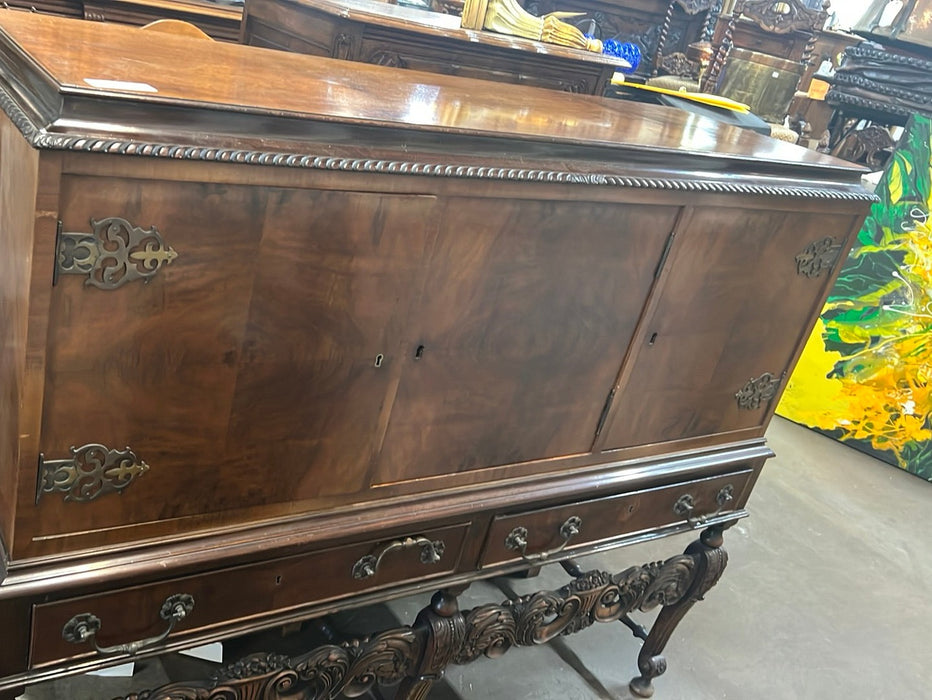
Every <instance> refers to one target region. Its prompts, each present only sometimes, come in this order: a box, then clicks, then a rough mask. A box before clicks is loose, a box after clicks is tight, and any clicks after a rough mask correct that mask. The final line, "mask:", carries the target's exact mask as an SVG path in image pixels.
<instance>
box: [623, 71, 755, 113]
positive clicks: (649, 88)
mask: <svg viewBox="0 0 932 700" xmlns="http://www.w3.org/2000/svg"><path fill="white" fill-rule="evenodd" d="M615 76H618V73H616V74H615ZM612 85H623V86H624V87H629V88H635V89H637V90H644V91H645V92H659V93H660V94H661V95H672V96H673V97H681V98H683V99H684V100H692V101H693V102H698V103H700V104H704V105H710V106H712V107H721V108H722V109H730V110H732V111H733V112H741V113H742V114H748V113H749V112H750V111H751V108H750V107H749V106H748V105H746V104H744V103H743V102H736V101H735V100H729V99H728V98H727V97H722V96H721V95H710V94H708V93H705V92H687V91H686V90H670V89H669V88H662V87H654V86H653V85H641V84H639V83H627V82H625V80H624V76H623V75H622V76H621V79H620V80H619V79H618V77H613V78H612Z"/></svg>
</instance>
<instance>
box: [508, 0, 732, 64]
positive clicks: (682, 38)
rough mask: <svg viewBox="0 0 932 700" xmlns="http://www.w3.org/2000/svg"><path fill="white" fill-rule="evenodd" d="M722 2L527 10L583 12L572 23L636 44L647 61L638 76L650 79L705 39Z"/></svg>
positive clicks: (595, 1)
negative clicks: (657, 68)
mask: <svg viewBox="0 0 932 700" xmlns="http://www.w3.org/2000/svg"><path fill="white" fill-rule="evenodd" d="M720 6H721V3H720V0H625V1H621V0H527V1H526V2H525V7H526V8H527V9H528V10H529V11H531V12H533V13H534V14H537V15H544V14H547V13H548V12H556V11H570V12H581V13H583V14H582V16H580V17H577V18H573V19H569V20H567V21H569V22H573V23H574V24H575V25H576V26H577V27H579V28H580V29H582V30H583V31H585V32H588V33H591V34H592V35H594V36H595V37H596V38H597V39H602V40H603V41H604V40H605V39H616V40H618V41H623V42H631V43H633V44H636V45H637V46H638V47H639V48H640V50H641V55H642V56H644V60H643V61H642V62H641V65H640V67H639V68H638V73H640V74H644V75H645V76H650V75H652V74H653V72H654V66H655V65H656V64H657V61H658V60H659V61H661V62H662V60H663V59H662V57H663V56H668V57H669V56H672V55H673V54H683V55H685V54H686V52H687V50H688V47H689V44H690V43H692V42H695V41H696V40H697V39H698V38H699V37H701V36H702V34H703V31H704V30H705V28H706V26H707V23H708V19H709V14H708V13H709V11H710V9H712V10H713V12H714V11H715V9H714V8H718V7H720Z"/></svg>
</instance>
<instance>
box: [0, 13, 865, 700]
mask: <svg viewBox="0 0 932 700" xmlns="http://www.w3.org/2000/svg"><path fill="white" fill-rule="evenodd" d="M140 55H144V56H145V57H146V60H145V61H141V60H139V56H140ZM0 65H2V71H0V106H2V108H3V112H4V116H2V117H0V185H2V188H3V193H4V197H3V207H2V208H0V243H2V248H3V250H4V255H3V256H0V321H2V323H3V327H4V334H5V335H4V339H5V342H4V344H3V345H2V346H0V386H2V392H0V508H2V510H0V539H2V545H3V547H2V557H0V561H2V563H3V574H4V575H3V576H2V582H0V615H2V616H3V619H4V621H5V622H4V624H5V630H6V631H5V633H4V635H5V636H4V644H3V645H2V646H0V694H4V693H5V694H6V696H7V697H9V696H11V695H12V694H14V693H15V692H16V691H17V690H18V689H19V688H21V687H22V686H24V685H27V684H30V683H33V682H36V681H39V680H42V679H48V678H54V677H57V676H61V675H65V674H69V673H77V672H80V671H84V670H89V669H92V668H99V667H101V666H103V665H107V664H112V663H117V662H119V661H121V660H125V659H127V658H139V657H144V656H146V655H152V654H158V653H162V652H165V651H171V650H176V649H180V648H184V647H190V646H193V645H196V644H199V643H202V642H206V641H211V640H219V639H226V638H229V637H231V636H234V635H238V634H240V633H243V632H249V631H256V630H260V629H265V628H270V627H274V626H277V625H280V624H283V623H286V622H294V621H298V620H305V619H308V618H310V617H313V616H316V615H319V614H321V613H322V612H326V611H332V610H337V609H342V608H348V607H353V606H358V605H361V604H363V603H367V602H374V601H379V600H386V599H388V598H391V597H397V596H401V595H407V594H410V593H414V592H425V591H429V590H434V589H437V590H442V591H443V592H442V593H438V594H437V597H435V600H434V603H433V604H432V606H431V607H430V608H429V609H428V610H427V611H425V613H424V615H423V616H421V618H419V621H418V623H417V624H416V625H414V626H412V627H405V628H402V629H400V630H396V631H393V632H391V633H386V634H387V636H377V637H373V638H370V640H369V641H363V642H361V643H360V644H359V645H355V646H354V645H349V646H347V647H339V648H337V647H334V648H328V649H327V650H325V653H323V652H322V653H320V654H317V655H316V656H312V657H307V658H302V659H300V660H299V659H291V660H288V659H286V660H282V658H280V657H277V656H268V657H263V661H262V662H261V663H259V662H256V663H254V664H247V665H246V666H245V667H238V668H240V670H239V671H236V673H239V674H240V676H239V677H237V678H235V679H234V678H233V677H232V676H229V677H228V676H223V674H221V675H222V676H223V677H224V678H227V679H228V680H230V683H233V684H234V685H235V686H236V688H238V690H237V691H236V693H238V694H234V695H231V697H242V698H246V697H257V696H259V695H258V693H259V690H258V688H259V686H261V685H262V684H263V683H266V682H271V681H269V680H268V679H269V678H271V677H272V675H269V674H273V671H274V670H275V669H276V668H277V669H279V670H281V669H283V668H284V669H291V670H290V671H289V673H290V672H291V671H294V669H296V668H300V669H304V670H303V671H301V674H304V675H301V674H298V675H299V676H300V677H298V676H296V678H297V680H296V681H295V682H296V683H298V682H300V683H304V684H305V685H304V686H302V687H304V690H302V691H301V692H304V693H305V695H303V696H301V697H317V695H316V694H315V693H317V691H316V690H313V687H312V686H313V684H312V683H311V680H309V679H311V678H312V677H315V678H316V677H318V676H315V675H314V673H316V671H315V672H314V673H311V671H308V670H307V669H308V668H310V667H311V666H313V668H315V669H317V668H318V667H320V665H323V666H327V664H337V665H339V664H340V663H343V655H347V656H346V659H345V661H346V663H347V664H350V663H351V664H352V665H353V666H352V667H353V668H354V669H358V670H359V674H360V675H359V676H353V677H354V678H362V679H364V680H365V682H367V683H371V682H373V681H374V680H376V679H377V678H378V679H380V680H399V679H401V680H402V685H401V690H399V693H400V695H399V697H409V698H413V697H423V694H424V693H426V690H427V687H428V686H429V684H430V683H429V680H428V679H429V678H431V677H434V676H436V673H437V672H438V670H442V667H443V665H445V664H446V663H448V662H449V661H450V660H451V659H453V658H454V657H455V658H456V659H458V660H460V661H463V660H469V659H470V658H474V656H473V654H475V655H478V654H479V653H481V652H482V648H481V644H480V645H479V646H471V647H469V648H468V649H467V648H465V647H463V648H460V647H458V646H457V645H458V644H461V643H465V642H464V640H465V639H467V638H468V639H476V638H478V637H470V636H469V634H472V632H470V633H469V634H467V633H465V632H464V634H465V635H466V636H465V637H463V638H462V639H460V638H454V637H444V636H443V634H442V632H441V630H443V629H447V627H446V626H445V625H453V626H454V627H456V628H457V629H459V628H462V629H463V630H473V631H475V629H476V628H475V625H476V624H479V623H478V622H477V620H478V619H479V618H477V617H475V616H465V614H464V613H460V612H458V611H457V610H456V607H455V605H454V604H453V603H452V602H451V600H452V597H453V593H454V592H455V591H456V590H457V589H458V588H461V587H462V586H463V585H465V584H467V583H469V582H470V581H473V580H477V579H480V578H485V577H489V576H495V575H500V574H503V573H507V572H514V571H518V570H521V569H527V568H530V567H532V566H536V565H538V564H540V563H542V562H544V561H557V560H561V559H565V558H566V557H569V556H575V555H583V554H587V553H592V552H594V551H598V550H601V549H604V548H606V547H614V546H621V545H624V544H630V543H632V542H634V541H638V540H640V539H644V538H656V537H662V536H665V535H668V534H675V533H679V532H685V531H688V530H692V529H699V528H706V529H705V531H704V534H703V536H702V540H701V543H700V544H697V545H695V546H694V547H691V548H690V549H689V550H688V551H687V553H686V554H684V555H677V556H674V557H672V558H671V559H670V560H668V561H667V562H666V563H663V564H648V565H645V566H644V567H635V568H634V569H631V570H629V571H627V572H623V573H622V574H618V575H616V576H609V575H608V574H605V573H597V572H596V573H593V574H591V575H589V576H584V577H579V578H577V579H575V580H574V581H573V582H572V583H571V584H570V586H569V587H568V588H567V589H566V590H564V591H562V592H557V593H555V594H554V595H555V596H556V598H552V597H551V598H546V600H550V601H552V600H556V599H564V598H567V597H569V598H572V601H571V602H570V603H567V606H566V608H565V610H566V611H568V612H567V614H566V615H565V616H561V617H559V618H557V620H556V621H554V620H551V619H550V618H549V617H548V616H546V615H543V616H541V615H537V616H536V617H535V615H534V614H532V612H533V611H532V610H530V609H527V610H526V609H524V608H522V605H523V603H522V604H514V605H511V607H508V608H507V609H504V608H502V609H500V610H497V612H496V616H497V617H495V619H494V620H491V619H486V623H487V624H491V625H493V626H494V625H497V624H506V623H508V624H512V623H513V625H512V627H507V624H506V627H505V628H503V629H504V630H505V631H503V632H502V634H504V635H505V637H504V639H506V641H507V644H506V643H505V642H502V644H504V645H505V646H504V648H507V646H510V645H520V644H521V643H529V641H528V640H533V641H546V639H548V638H549V636H552V635H553V634H557V633H559V632H560V631H563V630H566V629H569V628H572V629H582V628H584V627H585V626H587V624H589V623H590V622H592V621H593V619H599V620H612V619H618V618H619V617H621V616H622V615H623V614H626V613H627V612H629V611H631V610H632V609H634V608H637V607H650V606H651V605H656V604H662V605H663V609H662V611H661V613H660V617H659V618H658V622H657V623H656V624H655V626H654V628H653V630H652V632H651V633H650V636H649V637H648V640H647V642H646V643H645V647H644V652H642V657H643V658H642V659H641V661H640V662H639V668H640V674H641V675H640V676H639V677H638V678H637V679H636V680H635V681H634V682H633V686H632V687H633V688H634V689H635V692H640V693H642V694H643V693H646V692H648V691H649V689H650V684H651V679H652V678H653V677H655V676H657V675H659V673H661V672H662V669H663V664H662V663H661V662H662V657H660V652H661V651H662V650H663V647H664V644H665V642H666V639H667V638H668V637H669V632H670V631H671V629H672V626H673V625H675V624H676V622H677V621H678V619H679V618H680V617H682V615H683V614H684V612H685V610H687V609H688V608H689V606H691V605H692V604H693V603H694V602H695V601H696V600H698V599H699V598H701V597H702V595H703V594H704V593H705V592H706V591H707V590H708V589H709V587H711V585H712V584H714V582H715V580H717V578H718V575H719V574H720V573H721V569H722V568H723V567H724V564H725V554H724V550H723V549H722V548H721V546H720V545H721V539H722V538H721V533H722V530H723V529H725V528H726V527H727V526H729V525H730V524H732V523H734V522H735V521H736V520H737V519H739V518H742V517H744V516H745V515H747V513H746V511H745V505H746V503H747V499H748V497H749V496H750V493H751V490H752V488H753V485H754V481H755V479H756V477H757V475H758V473H759V472H760V469H761V467H762V465H763V463H764V461H765V460H766V459H767V458H768V457H769V456H770V455H771V453H770V450H769V448H768V447H767V446H766V443H765V441H764V439H763V435H764V430H765V428H766V426H767V423H768V420H769V418H770V417H771V415H772V413H773V408H774V405H775V403H776V401H777V398H778V396H779V391H780V388H781V387H782V380H783V377H784V376H785V374H786V373H788V372H789V371H790V370H791V368H792V366H793V363H794V361H795V358H796V354H797V352H798V350H799V347H800V344H801V342H802V340H803V339H804V338H805V337H806V336H807V332H808V329H809V326H810V324H811V323H812V322H813V321H814V319H815V318H816V315H817V313H818V310H819V309H820V307H821V303H822V301H823V299H824V297H825V295H826V293H827V290H828V289H829V287H830V284H831V280H832V277H833V273H834V268H835V261H836V260H837V258H838V256H839V255H841V254H843V252H844V251H845V250H846V248H847V246H848V245H850V242H851V237H852V235H853V234H854V232H855V231H857V230H858V228H859V224H860V222H861V220H862V218H863V217H864V215H865V214H866V212H867V210H868V207H869V204H870V202H871V201H872V196H871V195H870V194H868V193H867V192H866V191H864V190H862V189H861V187H860V185H859V177H860V170H859V169H857V167H856V166H852V165H850V164H845V163H842V162H840V161H836V160H833V159H831V158H828V157H825V156H822V155H819V154H816V153H813V152H810V151H806V150H804V149H800V148H797V147H794V146H790V145H787V144H784V143H780V142H776V141H772V140H770V139H766V138H762V137H760V136H758V135H757V134H754V133H752V132H749V131H745V130H740V129H736V128H731V127H728V126H726V125H723V124H718V123H715V122H711V121H705V120H703V119H701V118H698V117H696V116H695V115H689V114H686V113H683V112H679V111H675V110H669V111H668V110H665V109H663V108H660V107H652V106H649V105H629V104H624V103H620V102H617V101H611V100H602V99H599V98H595V97H583V96H574V95H569V94H561V93H558V92H554V91H547V90H539V89H535V88H528V87H522V86H511V87H509V88H508V89H507V90H503V89H502V86H501V85H500V84H496V83H492V82H487V81H479V80H470V79H464V78H457V77H451V76H442V75H433V74H427V73H418V72H412V71H400V70H396V69H393V68H390V67H383V66H372V65H363V64H361V63H350V62H346V61H333V60H330V59H324V58H316V57H310V56H301V55H297V54H291V53H276V52H271V51H263V50H258V49H255V48H251V47H243V46H235V45H230V44H223V43H217V42H203V41H201V42H198V41H196V40H194V39H188V38H185V37H176V36H167V35H164V36H163V35H159V36H156V35H153V34H151V33H146V32H140V31H138V30H136V29H133V28H129V27H120V26H114V25H102V24H93V23H85V22H74V21H71V20H64V19H60V18H53V17H47V16H42V15H37V14H30V13H24V12H19V11H12V10H7V11H0ZM192 67H194V68H196V70H192ZM657 591H662V595H661V594H660V593H658V592H657ZM574 596H575V597H574ZM544 599H545V598H540V599H536V600H544ZM599 600H602V601H612V600H616V601H620V602H619V603H618V605H614V606H609V609H605V610H600V611H599V612H598V613H595V612H592V611H591V606H593V605H596V604H597V602H598V601H599ZM585 601H588V602H585ZM548 604H549V603H548ZM586 606H589V607H588V608H587V607H586ZM578 615H590V617H586V618H585V619H582V618H579V617H574V616H578ZM509 616H512V617H513V618H514V619H512V622H511V623H509V622H508V620H509V619H511V618H509ZM592 616H594V617H592ZM479 617H481V616H479ZM95 620H96V622H95ZM545 620H547V622H546V624H544V621H545ZM484 624H485V623H484ZM95 625H96V626H95ZM570 626H571V627H570ZM483 629H486V631H489V630H488V629H487V628H483ZM509 629H511V630H512V631H510V632H509V631H508V630H509ZM514 630H518V631H517V632H516V631H514ZM476 634H478V632H476ZM508 635H511V636H510V637H509V636H508ZM480 636H481V635H480ZM389 638H391V639H392V640H394V641H393V643H392V644H393V645H394V646H392V645H390V646H391V648H392V649H393V650H394V651H393V652H392V653H393V654H397V657H393V658H395V661H394V662H393V663H392V664H386V663H384V659H383V657H380V656H379V653H381V652H379V651H378V650H376V649H375V648H374V647H372V645H373V644H375V641H373V640H377V639H381V640H385V639H389ZM481 639H486V640H487V641H488V643H491V640H495V639H499V637H497V636H495V634H491V632H490V633H489V634H488V635H486V636H481ZM508 640H510V641H508ZM476 644H479V642H476ZM95 646H96V647H99V648H100V649H102V651H100V650H95ZM378 659H383V661H382V662H380V661H378ZM657 659H660V661H657ZM380 663H381V665H379V664H380ZM275 664H279V666H275ZM308 664H310V666H308ZM243 668H248V670H249V672H248V673H246V675H245V676H243V670H242V669H243ZM328 668H329V667H328ZM263 669H265V670H263ZM270 669H271V670H270ZM331 671H332V672H333V673H336V671H335V670H334V669H330V671H328V673H329V672H331ZM294 672H295V673H298V672H297V671H294ZM224 673H233V671H229V672H227V671H225V672H224ZM263 674H265V675H263ZM392 674H395V675H392ZM273 675H274V674H273ZM351 675H352V674H351ZM328 677H331V676H328ZM332 677H333V678H336V677H337V676H332ZM333 682H334V684H335V685H334V686H333V688H334V692H337V691H338V690H339V689H340V688H342V687H345V685H346V684H347V683H350V682H351V679H350V678H349V677H344V676H339V679H338V680H335V681H333ZM359 682H360V683H363V681H359ZM192 683H193V685H191V686H190V687H189V688H188V689H187V690H185V691H184V692H185V693H188V695H185V697H189V696H190V697H201V695H197V693H200V692H201V691H202V690H203V689H204V688H205V687H207V686H205V685H204V684H200V685H198V684H197V683H195V682H192ZM341 684H342V685H341ZM425 684H426V685H425ZM196 689H200V690H196ZM159 692H161V691H159ZM172 692H180V691H177V688H176V690H175V691H172ZM204 692H206V691H204ZM296 692H297V691H296ZM164 696H165V697H177V695H170V694H168V691H165V695H164ZM153 697H162V695H159V694H158V692H157V693H156V694H155V695H154V696H153Z"/></svg>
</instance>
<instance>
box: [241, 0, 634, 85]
mask: <svg viewBox="0 0 932 700" xmlns="http://www.w3.org/2000/svg"><path fill="white" fill-rule="evenodd" d="M243 43H244V44H249V45H253V46H263V47H267V48H275V49H283V50H287V51H296V52H298V53H306V54H310V55H314V56H330V57H332V58H341V59H346V60H350V61H362V62H363V63H374V64H378V65H383V66H392V67H395V68H410V69H413V70H421V71H429V72H431V73H443V74H447V75H460V76H466V77H473V78H484V79H486V80H494V81H496V82H501V83H518V84H522V85H533V86H535V87H545V88H551V89H555V90H565V91H567V92H581V93H588V94H594V95H601V94H602V93H603V91H604V90H605V86H606V85H608V83H609V81H610V80H611V78H612V75H613V74H614V73H615V71H616V70H620V69H621V68H623V67H627V66H628V65H629V64H628V63H627V62H626V61H624V60H623V59H620V58H616V57H614V56H607V55H604V54H601V53H594V52H592V51H584V50H582V49H574V48H570V47H567V46H558V45H556V44H545V43H541V42H539V41H532V40H530V39H523V38H521V37H516V36H506V35H503V34H496V33H494V32H488V31H478V30H473V29H463V28H462V27H460V18H459V17H456V16H453V15H445V14H441V13H437V12H427V11H425V10H418V9H415V8H410V7H401V6H398V5H389V4H387V3H384V2H378V1H377V0H249V1H248V2H247V3H246V8H245V11H244V17H243ZM498 89H499V90H501V89H502V88H501V87H499V88H498Z"/></svg>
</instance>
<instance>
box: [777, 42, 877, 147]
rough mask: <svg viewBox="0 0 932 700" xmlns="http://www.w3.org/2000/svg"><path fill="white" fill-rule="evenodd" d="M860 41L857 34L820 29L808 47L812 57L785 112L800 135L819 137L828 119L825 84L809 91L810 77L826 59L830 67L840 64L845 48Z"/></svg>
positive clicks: (836, 66) (830, 113) (826, 128)
mask: <svg viewBox="0 0 932 700" xmlns="http://www.w3.org/2000/svg"><path fill="white" fill-rule="evenodd" d="M860 41H861V39H860V37H857V36H855V35H854V34H848V33H846V32H840V31H828V30H822V31H820V32H819V34H818V36H817V38H816V43H815V46H814V47H813V50H812V59H811V60H810V61H809V65H808V66H807V68H806V70H805V71H804V72H803V76H802V78H801V79H800V81H799V85H798V87H797V90H796V94H795V95H794V96H793V100H792V101H791V102H790V106H789V109H788V110H787V114H789V116H790V119H791V121H795V122H797V123H800V127H799V128H800V131H801V132H803V133H802V134H801V135H805V136H808V137H809V138H810V139H812V140H814V141H818V140H820V139H822V138H823V136H824V134H825V133H826V131H827V130H828V125H829V122H830V121H831V119H832V111H833V110H832V107H831V106H830V105H829V104H828V103H826V102H825V90H827V86H826V85H822V86H821V90H819V91H812V92H810V87H811V86H812V79H813V76H814V75H815V73H816V71H817V70H818V69H819V67H820V66H821V65H822V63H823V62H826V61H827V62H828V63H829V65H830V66H831V70H837V68H838V67H839V66H840V65H841V61H842V58H843V56H844V52H845V49H846V48H848V47H849V46H854V45H856V44H858V43H859V42H860Z"/></svg>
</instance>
